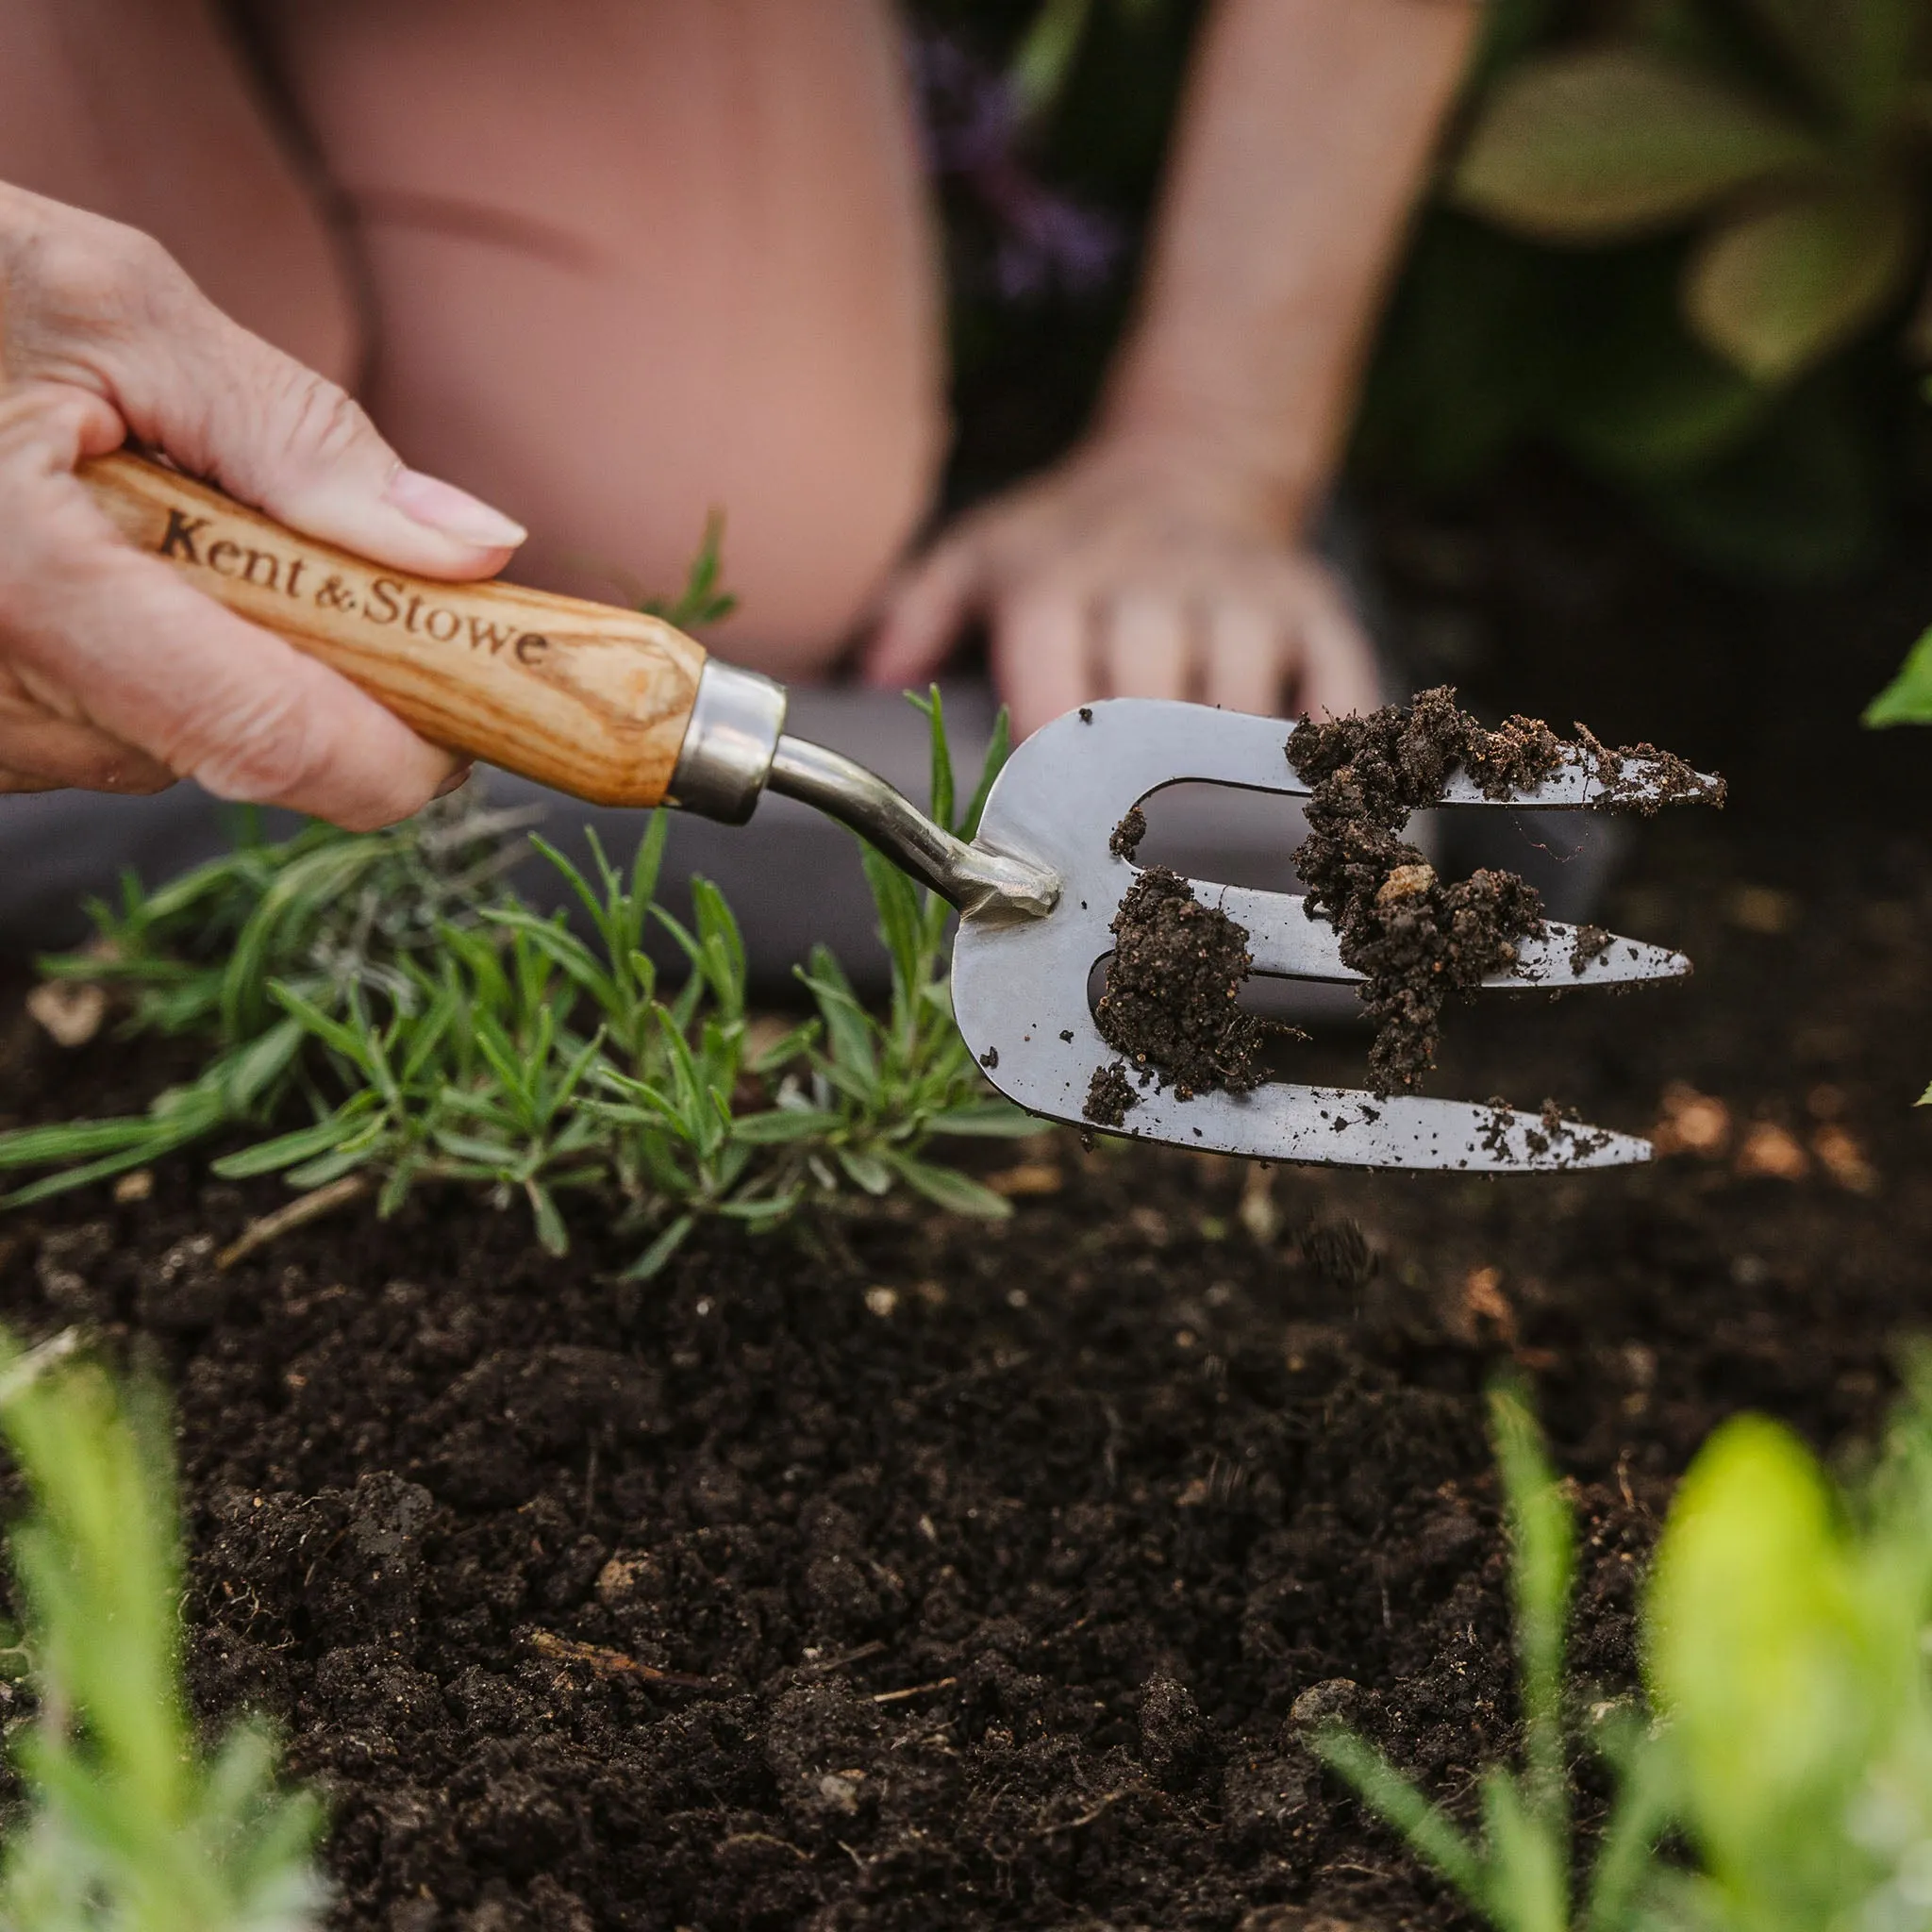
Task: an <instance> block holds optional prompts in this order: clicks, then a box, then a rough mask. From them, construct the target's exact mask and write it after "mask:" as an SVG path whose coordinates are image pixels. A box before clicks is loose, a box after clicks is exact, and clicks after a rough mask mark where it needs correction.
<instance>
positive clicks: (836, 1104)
mask: <svg viewBox="0 0 1932 1932" xmlns="http://www.w3.org/2000/svg"><path fill="white" fill-rule="evenodd" d="M914 702H915V703H918V704H920V705H921V706H922V708H924V710H925V712H926V715H927V718H928V721H929V727H930V735H931V744H932V791H933V796H932V809H933V812H934V815H935V816H936V817H938V818H940V819H941V820H942V821H943V822H944V823H946V824H949V825H950V826H951V827H952V828H953V829H954V830H956V831H957V832H958V833H959V834H960V836H962V837H967V838H970V837H971V836H972V834H973V832H974V829H976V827H977V824H978V819H979V813H980V811H981V809H982V808H983V807H984V805H985V801H986V795H987V792H988V791H989V790H990V788H991V782H992V778H993V776H994V774H996V773H997V771H998V769H999V766H1000V764H1001V762H1002V761H1003V760H1004V758H1005V756H1006V752H1007V748H1008V737H1007V728H1006V722H1005V719H1004V716H1002V718H1001V720H1000V722H999V724H998V727H997V729H996V732H995V736H994V740H993V742H992V744H991V747H990V750H989V753H988V757H987V759H986V763H985V767H984V769H983V771H982V772H981V774H980V777H979V782H978V785H977V788H976V790H975V791H974V793H973V795H972V796H971V798H970V799H969V800H968V801H967V803H966V805H965V807H964V808H963V809H958V808H957V796H956V790H957V788H956V779H955V774H954V769H953V760H952V754H951V751H950V749H949V747H948V744H947V741H946V730H945V720H944V716H943V713H942V711H941V706H940V700H939V694H938V692H937V691H934V692H933V694H932V696H931V697H930V698H928V699H923V700H918V699H916V700H914ZM526 817H527V815H512V814H504V813H500V812H498V813H492V812H488V811H483V810H479V809H478V808H476V807H475V805H474V804H470V803H465V802H463V801H461V800H460V799H458V800H452V801H448V802H445V803H444V804H442V805H441V806H438V807H435V808H431V809H430V810H429V811H428V812H425V813H424V814H422V815H421V816H420V817H419V818H417V819H416V820H413V821H411V822H410V823H409V824H405V825H401V826H397V827H394V828H392V829H391V830H389V831H386V832H378V833H373V834H366V835H351V834H346V833H341V832H336V831H333V830H330V829H328V828H325V827H317V826H311V827H309V828H308V829H307V830H305V831H303V832H302V833H300V834H298V835H297V836H296V837H295V838H294V839H292V840H290V841H285V842H283V843H280V844H274V845H267V844H261V843H258V842H245V843H243V844H242V846H241V847H240V848H239V849H238V850H236V851H235V852H233V853H231V854H228V855H226V856H225V857H223V858H217V859H215V860H213V861H211V862H210V863H209V864H208V865H206V866H204V867H202V868H200V870H198V871H197V872H194V873H192V874H188V875H187V876H186V877H184V878H182V879H179V880H176V881H175V883H174V884H172V885H170V886H166V887H163V888H161V889H160V890H159V891H157V892H154V893H148V892H145V891H142V888H141V887H140V886H139V885H138V884H136V883H134V882H132V881H130V882H129V883H128V884H127V885H126V887H125V891H124V903H123V905H122V907H121V908H119V909H118V910H116V909H113V908H107V907H96V908H94V920H95V924H96V926H97V928H98V938H97V940H96V941H95V943H94V944H93V945H92V946H91V947H89V948H88V949H87V950H86V951H84V952H82V953H80V954H75V955H69V956H66V957H63V958H55V959H50V960H47V961H45V962H43V964H44V968H45V970H46V971H47V972H48V973H49V974H51V975H54V976H57V977H64V978H70V979H81V980H93V981H101V982H105V983H107V984H108V985H110V986H119V987H121V988H123V989H125V990H126V991H128V992H129V993H131V995H132V1009H131V1013H130V1018H129V1030H130V1031H131V1032H134V1033H140V1032H160V1033H164V1034H172V1035H177V1036H186V1037H187V1038H189V1039H191V1040H192V1041H196V1042H198V1043H205V1044H206V1046H207V1047H208V1049H209V1051H210V1058H209V1059H208V1063H207V1065H206V1066H205V1067H204V1068H203V1070H202V1071H201V1072H200V1073H199V1074H197V1075H196V1076H195V1077H194V1078H193V1079H192V1080H191V1081H189V1082H187V1083H186V1084H184V1085H181V1086H177V1087H174V1088H171V1089H169V1090H168V1091H165V1092H163V1093H161V1094H159V1095H158V1096H157V1098H156V1099H155V1100H154V1101H153V1103H152V1104H151V1105H150V1107H149V1108H148V1110H147V1112H146V1113H145V1114H142V1115H136V1116H133V1117H130V1118H124V1119H117V1120H102V1121H81V1122H73V1123H65V1124H57V1125H52V1126H43V1127H33V1128H23V1129H17V1130H14V1131H12V1132H9V1133H6V1134H0V1171H5V1170H9V1169H10V1170H16V1171H18V1170H23V1169H35V1168H50V1169H52V1170H54V1172H52V1173H50V1174H44V1175H43V1176H42V1177H41V1178H39V1179H37V1180H33V1181H30V1182H28V1183H27V1184H25V1186H23V1187H20V1188H18V1189H16V1190H15V1191H14V1192H13V1193H11V1194H10V1195H8V1196H7V1197H5V1200H4V1201H0V1205H11V1206H21V1205H24V1204H25V1203H28V1202H32V1201H36V1200H40V1199H43V1198H45V1197H46V1196H48V1195H50V1194H53V1193H57V1192H59V1191H64V1190H66V1189H69V1188H74V1187H78V1186H81V1185H83V1184H85V1183H87V1182H90V1181H95V1180H100V1179H103V1178H106V1177H108V1176H109V1175H112V1174H118V1173H121V1172H123V1171H125V1170H126V1169H129V1168H132V1167H137V1166H141V1165H144V1164H145V1163H147V1162H149V1161H151V1160H154V1159H156V1158H159V1157H160V1156H162V1155H164V1154H168V1153H172V1152H174V1151H175V1150H177V1149H179V1148H181V1147H184V1146H186V1145H188V1144H189V1143H190V1142H191V1141H197V1140H201V1139H205V1138H206V1137H208V1135H210V1134H213V1133H214V1132H216V1131H217V1130H223V1129H233V1128H234V1127H236V1126H238V1125H242V1124H271V1123H273V1122H274V1121H275V1120H276V1119H277V1118H278V1117H285V1116H286V1114H287V1113H288V1112H290V1111H291V1110H294V1109H295V1108H303V1109H305V1110H306V1111H307V1112H308V1115H309V1116H310V1118H309V1119H308V1122H307V1123H306V1124H303V1125H301V1126H299V1127H296V1128H293V1129H291V1130H289V1131H285V1132H282V1133H279V1134H276V1135H275V1136H273V1137H272V1138H270V1139H268V1140H265V1141H258V1142H257V1143H256V1144H255V1145H253V1146H250V1147H247V1148H244V1149H242V1151H240V1152H236V1153H231V1154H228V1155H225V1156H224V1157H223V1158H220V1159H218V1160H216V1161H215V1163H214V1168H215V1172H216V1173H218V1174H223V1175H225V1176H227V1177H230V1178H240V1177H243V1176H247V1175H253V1174H271V1173H280V1174H285V1175H286V1176H287V1177H288V1179H289V1181H290V1183H291V1185H292V1186H294V1187H296V1188H298V1189H300V1190H302V1191H304V1192H305V1194H308V1193H311V1192H313V1191H318V1190H321V1189H324V1188H328V1187H333V1186H336V1185H338V1184H341V1183H342V1182H343V1181H345V1180H346V1179H347V1178H348V1177H349V1176H352V1175H364V1176H368V1177H369V1178H370V1179H371V1181H372V1182H373V1183H374V1184H375V1186H376V1188H377V1205H378V1208H379V1210H380V1211H381V1212H383V1213H391V1212H393V1211H394V1210H395V1208H398V1207H399V1206H400V1205H401V1204H402V1202H403V1201H404V1200H406V1199H407V1198H408V1195H409V1193H410V1191H411V1190H412V1189H414V1188H415V1187H416V1186H418V1185H419V1184H420V1183H422V1182H425V1181H436V1182H455V1183H460V1184H464V1185H468V1186H473V1187H476V1188H479V1189H482V1190H484V1191H486V1192H487V1194H488V1196H489V1197H490V1198H491V1200H492V1201H493V1202H494V1203H495V1204H496V1205H497V1206H499V1207H503V1206H508V1204H509V1203H510V1202H512V1201H522V1202H523V1203H524V1204H525V1206H526V1207H527V1209H528V1211H529V1213H530V1215H531V1217H532V1221H533V1224H534V1226H535V1230H536V1233H537V1236H538V1238H539V1240H540V1241H541V1242H542V1244H543V1245H544V1246H545V1247H546V1248H547V1249H549V1250H550V1251H551V1252H552V1253H555V1254H561V1253H563V1252H564V1251H565V1250H566V1248H567V1247H568V1244H569V1233H568V1228H567V1225H566V1223H565V1220H564V1216H563V1211H562V1208H561V1207H560V1205H559V1196H560V1195H563V1194H566V1193H570V1192H577V1193H587V1194H591V1195H594V1196H596V1197H597V1198H599V1199H600V1200H601V1201H603V1202H604V1203H606V1204H607V1205H608V1206H610V1207H612V1208H615V1209H616V1211H617V1213H618V1216H619V1222H620V1225H621V1226H623V1227H625V1228H629V1229H634V1230H636V1231H638V1232H639V1233H640V1234H641V1235H642V1236H643V1237H644V1238H645V1241H646V1245H645V1246H644V1248H643V1250H642V1252H641V1255H640V1257H639V1258H638V1261H637V1263H636V1264H635V1267H634V1269H633V1271H632V1272H633V1273H634V1274H639V1275H642V1276H648V1275H650V1274H656V1273H657V1272H658V1269H660V1268H661V1267H662V1266H663V1265H664V1263H665V1262H666V1261H667V1260H668V1259H669V1258H670V1257H671V1256H672V1254H673V1253H674V1252H675V1250H676V1248H677V1247H678V1245H679V1244H680V1243H681V1242H682V1241H684V1240H685V1238H686V1237H687V1236H688V1235H689V1234H690V1233H691V1229H692V1228H693V1227H694V1226H696V1225H697V1224H698V1223H699V1222H700V1221H701V1220H704V1219H706V1218H707V1217H717V1218H722V1219H724V1220H729V1221H736V1222H739V1223H741V1224H746V1225H747V1226H750V1227H752V1228H761V1227H768V1226H771V1225H773V1224H776V1223H777V1222H780V1221H782V1220H784V1219H785V1218H786V1217H788V1216H789V1215H791V1213H792V1212H793V1211H794V1210H795V1209H797V1208H799V1207H800V1206H802V1205H803V1204H804V1203H805V1202H806V1201H807V1200H808V1199H813V1198H820V1199H824V1198H829V1197H832V1196H835V1195H837V1194H839V1193H840V1192H841V1191H844V1190H848V1189H856V1190H858V1191H859V1192H860V1193H862V1194H865V1195H874V1196H875V1195H881V1194H885V1193H887V1192H889V1191H891V1190H892V1189H893V1188H895V1187H901V1186H903V1187H906V1188H909V1189H911V1190H912V1191H914V1192H916V1193H919V1194H922V1195H924V1197H925V1198H926V1199H928V1200H930V1201H932V1202H934V1203H935V1204H936V1205H938V1206H940V1207H941V1208H945V1209H946V1210H948V1211H949V1212H953V1213H960V1214H977V1215H982V1216H986V1217H990V1218H991V1217H1000V1216H1004V1215H1006V1214H1008V1212H1009V1211H1010V1209H1009V1208H1008V1204H1007V1202H1006V1201H1005V1200H1003V1199H1002V1198H1001V1197H1000V1196H999V1195H997V1194H995V1193H993V1192H991V1191H990V1190H989V1189H987V1188H985V1187H983V1186H981V1185H980V1184H979V1183H978V1182H976V1181H974V1180H973V1179H971V1178H970V1177H969V1176H967V1175H965V1174H960V1173H958V1171H956V1170H955V1169H952V1168H949V1167H944V1166H941V1165H939V1164H938V1163H936V1162H934V1161H932V1160H930V1159H929V1158H926V1150H927V1148H928V1145H929V1143H930V1142H931V1141H933V1140H934V1139H936V1138H942V1137H949V1136H950V1137H971V1136H988V1135H1012V1134H1025V1133H1030V1132H1032V1131H1034V1130H1035V1123H1034V1122H1033V1121H1032V1120H1031V1119H1030V1117H1029V1116H1027V1115H1025V1114H1023V1113H1022V1112H1021V1111H1020V1110H1019V1109H1018V1108H1014V1107H1011V1106H1010V1105H1008V1103H1007V1102H1006V1101H1003V1100H1000V1099H997V1098H996V1097H993V1096H991V1095H990V1094H989V1093H988V1091H987V1089H986V1085H985V1082H984V1080H983V1078H982V1076H981V1075H980V1073H979V1070H978V1068H977V1067H976V1066H975V1065H974V1062H973V1059H972V1056H971V1055H970V1054H969V1053H968V1051H967V1049H966V1046H965V1042H964V1041H962V1040H961V1039H960V1038H959V1034H958V1028H957V1027H956V1026H955V1025H954V1024H953V1017H952V1008H951V1005H950V1002H949V998H948V994H947V989H946V981H945V963H946V930H947V920H948V918H949V916H950V915H949V911H948V908H946V906H945V905H944V903H943V902H942V901H941V900H939V899H938V898H937V897H936V896H935V895H934V894H932V893H930V892H927V891H924V890H922V889H919V888H915V887H914V886H913V885H912V884H911V882H910V881H909V880H908V879H907V878H906V877H905V876H904V874H901V873H899V872H897V871H896V870H895V869H894V868H893V867H891V865H889V864H888V863H887V862H886V861H885V860H884V859H882V858H879V857H878V856H877V855H876V854H875V853H874V852H872V850H871V849H870V848H869V847H864V848H862V857H863V859H864V864H865V871H866V876H867V879H868V880H869V882H870V884H871V887H872V891H873V894H874V901H875V903H876V906H877V909H878V916H879V929H880V933H881V936H882V938H883V939H884V941H885V944H886V949H887V952H888V955H889V957H890V959H891V1002H890V1006H889V1008H888V1010H887V1012H886V1013H885V1014H884V1015H883V1016H875V1015H874V1014H873V1013H871V1012H869V1011H868V1010H867V1009H866V1008H865V1007H864V1006H863V1005H862V1004H861V1003H860V1001H859V1000H858V997H857V995H856V994H855V993H854V991H853V989H852V986H851V983H850V981H849V980H848V979H847V977H846V975H845V974H844V973H843V971H842V970H841V967H840V965H839V962H838V961H837V960H836V959H835V958H833V957H832V955H831V953H830V952H829V951H828V950H827V949H825V948H824V947H820V948H818V949H816V950H815V951H814V953H813V954H812V956H811V958H810V961H809V964H808V967H807V968H806V969H805V970H804V971H803V973H802V974H801V975H800V976H801V978H802V980H803V982H804V985H805V987H806V989H807V991H808V993H809V995H810V997H811V1000H812V1003H813V1005H814V1007H815V1008H816V1015H815V1017H814V1018H812V1019H810V1020H808V1021H806V1022H805V1023H804V1024H800V1025H798V1026H796V1027H794V1028H792V1029H791V1030H790V1031H787V1032H784V1033H783V1034H782V1035H781V1036H779V1037H777V1038H775V1039H759V1038H758V1036H757V1035H756V1034H755V1032H754V1028H753V1026H752V1023H751V1015H750V1013H749V1011H748V1009H747V1004H746V997H747V980H746V964H745V955H744V947H743V944H742V941H741V938H740V935H739V929H738V924H737V922H736V920H735V919H734V918H733V917H732V913H731V910H730V908H729V907H728V906H727V905H726V904H725V903H724V897H723V895H722V894H721V893H720V892H719V891H717V889H716V888H715V887H714V886H712V885H710V884H709V883H708V881H706V880H703V879H693V880H692V881H691V904H692V920H691V924H690V925H686V924H684V923H683V922H681V921H679V920H678V919H676V918H675V917H674V916H673V915H672V914H671V913H670V912H669V911H667V910H666V909H665V908H663V907H662V906H661V905H659V904H658V900H657V890H658V873H659V869H660V866H661V862H662V858H663V852H664V842H665V837H666V834H667V832H668V829H669V826H668V822H667V821H666V820H665V818H664V817H663V815H662V814H655V815H654V816H653V817H652V819H651V820H650V822H649V824H648V826H647V829H646V830H645V833H644V836H643V837H642V839H641V841H640V843H639V845H638V849H637V854H636V857H635V858H634V859H633V861H632V863H631V865H630V867H629V869H628V871H627V872H621V871H620V870H619V869H618V868H617V867H616V866H615V865H613V864H612V863H611V862H610V860H609V859H608V858H607V856H606V855H605V853H604V850H603V848H602V846H601V845H600V844H599V843H598V842H597V841H596V839H595V837H594V835H592V836H591V838H590V841H589V843H590V850H591V871H590V873H588V874H587V873H586V872H585V871H584V870H583V869H581V868H580V867H578V866H577V865H575V863H573V862H572V861H571V860H570V859H569V858H566V857H565V856H564V855H563V854H562V853H560V852H558V851H557V850H555V849H554V848H553V847H551V846H549V845H547V844H546V843H544V841H541V839H536V840H532V841H530V842H531V843H533V844H534V845H535V846H536V849H537V850H538V851H539V852H540V853H541V854H542V855H543V857H544V858H546V859H547V860H548V862H549V863H550V864H551V865H552V866H553V867H554V868H555V869H556V871H557V872H558V874H559V875H560V877H561V880H562V882H563V888H564V890H565V891H567V893H568V894H569V895H571V896H574V897H575V900H576V902H577V904H578V906H579V908H581V911H582V914H583V919H584V924H585V926H586V928H587V931H588V937H587V936H585V933H584V932H580V931H578V930H574V929H573V927H572V924H571V922H570V919H569V917H568V915H567V914H566V913H565V912H564V911H561V910H558V911H554V912H539V911H537V910H536V909H534V908H531V907H530V906H528V905H527V904H525V903H524V902H523V901H522V900H521V899H519V898H518V897H517V896H516V895H515V894H514V893H513V892H512V891H509V890H508V885H507V882H506V880H505V877H504V874H505V871H506V869H507V867H508V865H509V864H510V863H511V862H512V860H513V859H514V858H516V857H517V856H518V855H517V848H516V845H515V843H514V842H513V841H512V838H511V835H512V834H513V833H514V832H516V831H517V830H518V829H519V828H520V827H521V825H522V824H523V823H524V822H525V819H526ZM654 929H655V930H656V931H658V932H661V933H663V934H665V935H667V936H668V938H669V940H670V941H672V942H673V945H674V947H675V952H676V953H677V954H679V955H681V956H682V960H683V963H684V966H685V969H686V970H685V972H684V974H683V975H682V978H681V979H680V980H679V981H678V982H677V983H676V984H675V986H667V985H663V984H660V978H659V973H658V965H657V963H656V962H655V961H654V960H653V958H651V957H650V954H649V953H648V951H647V950H646V940H647V937H648V936H649V935H650V934H651V933H652V931H653V930H654Z"/></svg>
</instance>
